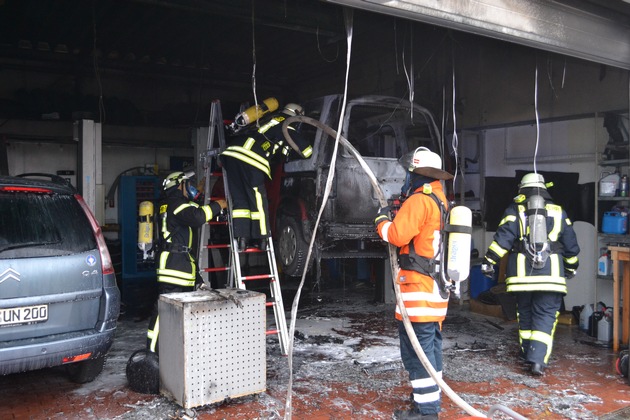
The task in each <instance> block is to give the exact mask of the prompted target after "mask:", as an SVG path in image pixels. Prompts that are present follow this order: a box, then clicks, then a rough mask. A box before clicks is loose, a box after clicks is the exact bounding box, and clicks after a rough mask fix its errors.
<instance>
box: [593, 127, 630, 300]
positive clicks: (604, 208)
mask: <svg viewBox="0 0 630 420" xmlns="http://www.w3.org/2000/svg"><path fill="white" fill-rule="evenodd" d="M598 117H599V118H596V121H597V123H596V130H598V129H601V128H600V127H602V126H603V124H601V122H602V121H603V118H602V117H603V115H598ZM625 118H627V114H626V116H625ZM602 137H603V138H607V139H608V140H607V142H606V143H602V142H601V141H598V142H597V153H596V165H597V175H598V176H599V179H600V181H601V179H602V178H603V177H604V176H605V175H606V174H607V173H609V174H612V173H618V174H619V177H620V178H621V176H623V175H630V147H629V145H628V143H627V141H626V143H625V145H624V144H619V142H617V144H616V145H615V146H614V147H615V155H614V156H613V157H614V158H611V156H610V153H607V150H608V147H610V146H611V144H612V143H613V140H612V138H610V136H598V135H597V132H596V138H598V139H599V138H602ZM601 193H602V191H601V185H600V182H596V187H595V220H594V224H595V232H596V238H595V244H596V246H595V256H594V258H595V261H598V260H599V257H601V256H602V254H603V250H604V249H607V247H608V246H610V245H628V244H630V235H629V234H628V232H627V231H626V232H625V233H618V234H617V233H604V232H602V225H603V218H604V214H605V213H606V212H609V211H612V210H613V209H617V210H622V209H624V208H625V209H626V210H628V208H629V206H630V197H627V196H625V197H620V196H619V191H618V190H617V192H616V193H615V194H616V195H615V196H602V195H601ZM594 274H595V278H596V279H597V280H596V281H597V284H596V288H595V299H594V302H593V303H594V304H596V303H597V302H599V301H602V300H603V298H602V296H603V295H605V293H604V289H608V290H610V289H612V287H613V286H612V280H613V276H612V273H611V274H610V275H600V274H599V270H598V264H595V273H594Z"/></svg>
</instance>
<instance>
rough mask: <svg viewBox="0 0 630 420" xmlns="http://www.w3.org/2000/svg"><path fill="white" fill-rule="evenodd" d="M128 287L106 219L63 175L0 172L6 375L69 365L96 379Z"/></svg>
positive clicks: (2, 363) (0, 314) (0, 351)
mask: <svg viewBox="0 0 630 420" xmlns="http://www.w3.org/2000/svg"><path fill="white" fill-rule="evenodd" d="M119 309H120V292H119V290H118V287H117V286H116V277H115V274H114V268H113V265H112V262H111V259H110V256H109V252H108V250H107V246H106V244H105V239H104V237H103V234H102V232H101V228H100V227H99V225H98V222H97V221H96V219H95V218H94V216H93V215H92V213H91V211H90V210H89V208H88V207H87V205H86V203H85V202H84V201H83V198H82V197H81V196H80V195H79V194H78V193H77V191H76V190H75V189H74V187H72V186H71V185H68V184H67V183H66V182H65V180H63V179H62V178H60V177H57V176H56V175H46V174H24V175H21V176H19V177H8V176H0V374H2V375H6V374H10V373H15V372H23V371H28V370H35V369H40V368H45V367H52V366H59V365H67V371H68V373H69V376H70V379H71V380H73V381H74V382H78V383H85V382H90V381H92V380H94V378H96V377H97V376H98V375H99V374H100V373H101V371H102V370H103V366H104V363H105V356H106V354H107V352H108V351H109V348H110V347H111V345H112V341H113V339H114V334H115V331H116V320H117V318H118V313H119Z"/></svg>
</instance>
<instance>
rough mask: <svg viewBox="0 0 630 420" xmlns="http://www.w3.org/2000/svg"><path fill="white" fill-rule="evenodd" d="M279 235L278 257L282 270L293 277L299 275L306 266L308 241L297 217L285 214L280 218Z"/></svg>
mask: <svg viewBox="0 0 630 420" xmlns="http://www.w3.org/2000/svg"><path fill="white" fill-rule="evenodd" d="M279 228H280V229H279V232H280V233H279V235H278V258H279V259H280V264H281V266H282V272H283V273H284V274H286V275H288V276H291V277H299V276H301V275H302V272H303V271H304V267H305V266H306V256H307V254H308V243H307V242H306V240H304V234H303V233H302V229H301V227H300V225H299V224H298V222H297V220H295V218H293V217H290V216H285V217H282V218H281V219H280V223H279Z"/></svg>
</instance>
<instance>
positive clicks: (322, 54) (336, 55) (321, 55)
mask: <svg viewBox="0 0 630 420" xmlns="http://www.w3.org/2000/svg"><path fill="white" fill-rule="evenodd" d="M315 37H316V38H317V52H319V55H320V57H321V58H323V59H324V61H325V62H327V63H334V62H335V61H337V59H338V58H339V43H338V42H336V43H335V44H336V45H337V51H336V52H335V58H333V59H332V60H329V59H328V58H326V57H324V53H323V52H322V48H321V46H320V45H319V23H317V31H316V32H315Z"/></svg>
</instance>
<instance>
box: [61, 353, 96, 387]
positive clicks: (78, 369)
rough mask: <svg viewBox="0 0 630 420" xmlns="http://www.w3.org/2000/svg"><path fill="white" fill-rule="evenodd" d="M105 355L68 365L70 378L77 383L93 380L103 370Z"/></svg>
mask: <svg viewBox="0 0 630 420" xmlns="http://www.w3.org/2000/svg"><path fill="white" fill-rule="evenodd" d="M104 366H105V355H102V356H99V357H95V358H94V359H88V360H83V361H81V362H76V363H71V364H69V365H66V371H67V372H68V377H69V378H70V380H71V381H72V382H74V383H77V384H85V383H88V382H92V381H93V380H94V379H96V377H97V376H98V375H100V374H101V372H102V371H103V367H104Z"/></svg>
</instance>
